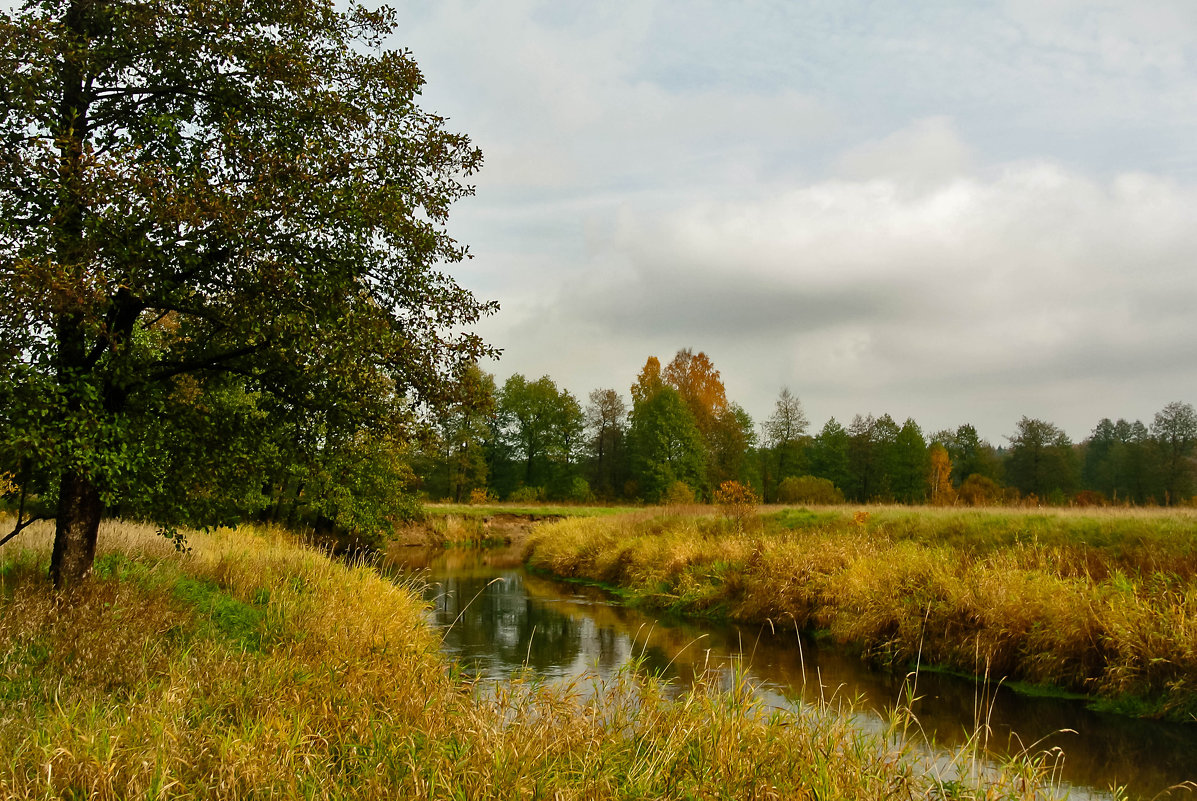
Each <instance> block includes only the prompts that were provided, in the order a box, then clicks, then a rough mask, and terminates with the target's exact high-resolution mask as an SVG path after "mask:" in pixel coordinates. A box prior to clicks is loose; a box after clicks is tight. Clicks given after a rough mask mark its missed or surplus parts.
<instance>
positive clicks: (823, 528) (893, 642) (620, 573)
mask: <svg viewBox="0 0 1197 801" xmlns="http://www.w3.org/2000/svg"><path fill="white" fill-rule="evenodd" d="M528 549H529V550H528V554H529V556H528V559H529V564H530V565H531V566H532V567H534V568H537V569H541V570H545V571H548V572H551V573H554V574H557V575H560V576H565V577H575V578H584V579H587V580H592V581H599V582H604V583H608V584H612V585H616V586H618V587H620V588H623V589H624V590H627V591H628V592H629V593H630V595H631V597H632V598H633V599H634V601H636V602H639V603H642V604H646V605H650V606H653V607H657V608H664V609H669V610H672V611H675V612H680V613H683V614H689V615H708V616H716V617H727V618H731V619H734V620H739V621H747V622H763V621H773V622H774V623H778V624H782V625H785V626H794V625H797V626H799V627H801V628H804V629H808V630H818V631H824V632H827V633H828V634H829V635H830V636H831V637H833V638H834V639H835V640H836V641H838V642H841V643H846V644H851V645H853V646H855V647H858V648H859V649H860V650H861V652H862V653H863V655H864V656H865V657H866V658H868V659H870V660H872V661H875V662H877V663H881V664H885V665H894V666H899V667H901V668H905V667H906V666H907V665H909V664H911V663H913V662H914V661H915V660H916V659H921V661H922V662H923V663H924V664H935V665H938V666H941V667H944V668H948V669H952V670H958V671H963V672H967V673H973V674H985V675H988V676H989V677H990V678H991V679H996V678H999V677H1009V678H1011V679H1017V680H1021V681H1025V682H1030V683H1033V684H1037V685H1041V686H1047V687H1053V688H1058V689H1060V690H1064V691H1071V692H1078V693H1084V694H1087V695H1090V696H1093V697H1096V698H1097V699H1098V703H1099V705H1104V706H1105V707H1106V708H1112V709H1116V710H1118V711H1122V712H1125V713H1128V714H1134V715H1141V716H1157V717H1167V718H1171V719H1175V720H1182V721H1194V720H1197V516H1195V515H1194V513H1193V512H1192V511H1187V512H1175V513H1167V512H1159V511H1156V512H1115V511H1100V512H1091V513H1077V512H1068V511H1059V512H1048V513H1039V512H1021V511H1009V510H1002V511H984V510H981V511H978V510H968V511H956V510H933V509H896V508H895V509H889V508H871V509H868V510H843V509H829V510H822V511H813V512H812V511H807V510H786V511H782V512H778V513H773V514H771V515H767V516H766V517H764V518H757V519H753V520H749V521H748V523H747V525H743V526H741V525H738V524H736V523H734V522H732V521H729V520H725V519H722V518H720V517H718V516H715V515H713V514H711V513H709V512H701V511H691V512H688V513H678V512H676V511H674V512H669V511H662V510H657V511H645V512H642V513H639V514H636V515H628V516H624V517H621V518H615V519H597V520H566V521H561V522H559V523H556V524H553V525H551V526H546V527H544V528H542V529H541V530H540V531H539V532H537V533H536V534H535V535H534V537H533V538H532V539H531V540H530V542H529V545H528Z"/></svg>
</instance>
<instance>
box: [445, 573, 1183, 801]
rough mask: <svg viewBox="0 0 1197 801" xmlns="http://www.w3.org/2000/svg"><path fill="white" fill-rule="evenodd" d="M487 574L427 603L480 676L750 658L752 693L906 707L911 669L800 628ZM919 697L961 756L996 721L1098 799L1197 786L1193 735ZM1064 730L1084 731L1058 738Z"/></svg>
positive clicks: (448, 582)
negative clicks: (626, 603)
mask: <svg viewBox="0 0 1197 801" xmlns="http://www.w3.org/2000/svg"><path fill="white" fill-rule="evenodd" d="M478 562H480V560H478ZM478 562H476V563H471V564H470V565H467V566H465V568H464V569H459V571H458V572H456V573H455V575H451V576H444V574H443V573H440V570H439V569H438V568H436V567H434V568H433V569H434V570H436V571H437V573H438V574H439V576H443V577H438V578H437V579H436V582H437V583H435V584H434V585H432V586H430V588H429V594H428V595H427V596H426V597H428V598H429V600H430V602H432V604H433V618H434V621H435V623H436V624H437V625H438V626H440V627H442V628H444V627H448V626H449V625H450V624H453V622H454V620H456V619H457V617H458V615H459V614H460V613H461V612H462V609H463V608H465V607H466V606H467V605H468V606H469V609H468V612H467V613H466V614H464V615H461V619H460V620H458V621H457V622H456V624H454V625H453V628H452V630H451V631H449V632H448V633H447V635H446V643H445V644H446V648H447V650H449V651H450V653H452V654H453V655H454V656H455V657H457V658H458V659H460V660H461V661H462V662H463V663H464V664H466V665H467V666H471V665H477V666H478V669H479V672H480V673H482V674H484V675H488V676H491V677H496V678H498V677H504V676H507V675H510V674H511V673H513V672H517V671H519V670H520V669H521V668H522V667H523V666H524V665H525V664H526V665H527V666H528V667H529V668H531V669H532V670H533V671H535V672H537V673H540V674H541V675H547V676H561V675H571V674H576V673H579V672H582V671H584V670H593V671H594V672H596V673H597V674H598V675H600V676H604V677H606V676H610V675H611V674H612V673H614V672H615V671H616V670H618V669H619V668H620V667H622V666H623V665H624V664H625V663H626V662H627V660H628V657H629V656H631V655H633V654H634V655H635V656H638V657H639V656H643V668H644V669H645V670H646V671H648V672H651V673H656V674H664V676H665V677H666V678H668V679H670V680H671V681H673V682H674V683H675V685H676V686H677V687H678V688H679V689H684V688H685V687H687V686H689V685H690V683H691V681H692V680H693V677H694V676H695V675H697V674H699V673H701V672H702V671H703V670H704V669H708V668H714V669H721V670H725V671H726V670H729V669H730V668H729V665H730V663H731V660H732V659H733V658H735V657H736V655H739V654H742V658H743V659H744V661H745V666H746V668H747V671H748V673H749V675H750V677H751V679H752V680H753V681H754V682H762V683H763V685H764V687H765V688H766V689H771V690H774V691H776V692H778V693H780V694H784V695H788V696H790V697H795V698H797V697H801V698H803V699H804V700H806V701H807V702H818V701H819V700H820V698H821V697H822V698H828V697H831V696H839V697H840V698H848V699H851V698H858V697H859V698H863V699H864V701H865V705H866V707H872V708H874V709H877V710H883V709H885V708H887V707H890V706H892V705H893V704H894V703H895V702H896V701H897V700H898V699H899V698H900V697H901V696H902V691H901V688H902V684H903V681H904V678H905V677H904V675H903V673H902V672H901V671H898V672H895V673H885V672H881V671H873V670H869V669H868V668H867V666H865V665H864V664H863V663H862V662H861V661H860V660H859V659H857V658H855V657H854V656H853V655H852V654H850V653H846V652H844V651H843V650H841V649H836V648H818V647H816V646H815V645H814V644H813V643H811V642H810V641H808V640H803V641H802V643H803V646H802V648H801V650H800V649H799V648H798V647H797V642H798V640H797V636H796V634H795V633H794V632H793V631H792V630H791V631H789V632H788V633H784V632H780V631H779V632H777V633H776V634H774V633H771V632H769V631H766V630H762V629H759V628H757V627H741V628H737V627H735V626H718V625H702V624H694V623H691V622H685V621H680V620H670V619H668V618H666V619H654V618H652V617H650V616H648V615H645V614H643V613H641V612H639V611H637V610H634V609H628V608H626V607H619V606H612V605H610V604H608V603H607V602H606V601H605V597H604V596H603V595H602V594H601V593H600V592H598V591H595V592H593V593H591V592H589V591H588V590H585V589H584V588H578V587H572V586H569V585H562V584H559V583H557V582H552V581H547V580H545V579H543V578H539V577H536V576H524V575H523V574H522V573H521V572H519V571H517V570H504V571H503V572H502V579H503V580H501V581H498V582H496V583H493V584H489V586H488V582H491V581H493V580H494V578H495V572H494V568H493V567H490V568H488V567H487V566H485V565H483V564H481V563H478ZM475 596H477V598H476V599H475ZM804 671H805V673H804ZM804 675H805V677H806V681H805V682H804V681H803V676H804ZM820 680H821V682H822V684H823V689H822V691H821V690H820V688H819V682H820ZM917 691H918V695H919V696H920V698H921V700H920V701H918V702H917V703H916V705H915V709H914V712H915V715H916V717H917V718H918V719H919V721H920V725H921V728H923V729H924V730H925V731H926V732H927V734H928V735H934V737H935V740H936V741H937V742H938V743H939V744H940V745H941V746H946V747H949V748H950V747H953V746H956V745H959V744H960V743H961V742H963V739H964V737H965V736H967V735H968V734H969V733H971V732H972V731H974V730H975V728H976V726H977V725H978V724H979V723H984V722H985V720H986V719H988V721H989V724H990V726H991V729H992V732H991V735H990V737H989V744H990V747H991V748H993V749H994V750H995V751H997V752H1002V751H1017V750H1019V749H1020V748H1023V747H1029V748H1032V750H1042V749H1044V748H1048V747H1052V746H1060V747H1061V748H1063V749H1064V751H1065V753H1066V754H1067V758H1066V760H1065V764H1064V770H1063V778H1064V779H1065V780H1066V781H1070V782H1075V783H1079V784H1083V785H1089V786H1096V787H1103V786H1108V785H1109V784H1111V783H1113V782H1117V783H1125V784H1129V785H1130V786H1131V792H1132V795H1144V796H1147V797H1150V796H1151V795H1153V794H1154V793H1155V792H1156V791H1158V790H1160V789H1162V788H1163V787H1166V786H1168V785H1170V784H1173V783H1176V782H1178V781H1181V780H1185V779H1195V778H1197V770H1194V768H1193V765H1192V754H1193V753H1197V731H1194V728H1193V727H1188V726H1182V725H1161V724H1157V723H1153V722H1150V721H1135V720H1128V719H1123V718H1118V717H1114V716H1107V715H1098V714H1095V713H1091V712H1088V711H1086V710H1084V709H1083V708H1082V706H1081V705H1080V704H1079V703H1077V702H1073V701H1064V700H1052V699H1043V698H1027V697H1024V696H1019V695H1017V694H1015V693H1013V692H1012V691H1010V690H1008V689H1007V688H1002V689H1000V690H999V691H998V692H997V695H996V699H994V698H993V695H994V694H993V692H992V689H991V690H990V691H989V692H986V691H985V690H984V688H977V687H975V686H974V684H973V683H972V682H970V681H968V680H962V679H959V678H956V677H951V676H942V675H938V674H933V673H927V672H924V673H923V674H922V675H921V676H919V678H918V685H917ZM1062 729H1075V730H1077V732H1078V733H1077V734H1075V735H1074V734H1063V733H1056V732H1060V731H1061V730H1062ZM1011 731H1017V732H1018V733H1019V734H1018V737H1012V736H1011V735H1010V732H1011ZM1043 738H1047V739H1043ZM1041 739H1043V741H1042V742H1040V743H1039V744H1038V745H1035V743H1036V741H1038V740H1041Z"/></svg>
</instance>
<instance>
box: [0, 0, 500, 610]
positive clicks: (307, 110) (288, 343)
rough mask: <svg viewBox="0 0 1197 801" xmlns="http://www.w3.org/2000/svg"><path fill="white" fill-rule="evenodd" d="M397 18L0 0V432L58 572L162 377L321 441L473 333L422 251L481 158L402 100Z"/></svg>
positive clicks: (118, 480) (439, 245) (439, 386)
mask: <svg viewBox="0 0 1197 801" xmlns="http://www.w3.org/2000/svg"><path fill="white" fill-rule="evenodd" d="M394 27H395V25H394V15H393V13H392V12H391V11H389V10H386V9H383V10H379V11H366V10H364V9H361V8H359V7H356V6H350V7H349V8H348V10H345V11H339V10H337V8H335V7H334V4H333V3H332V2H331V0H312V1H311V2H299V1H298V0H244V2H238V3H208V2H199V1H198V0H143V1H141V2H133V1H131V0H126V1H125V2H116V1H115V0H57V1H55V0H44V2H28V3H26V4H25V5H24V6H23V7H22V9H21V10H20V11H19V12H16V13H15V14H0V75H2V76H3V77H2V78H0V80H2V81H3V83H0V138H2V139H3V147H4V157H3V159H0V360H2V361H3V370H2V371H0V409H3V412H0V414H3V417H4V419H3V420H0V430H2V431H3V433H2V434H0V437H3V438H4V442H3V443H0V445H2V446H3V448H5V449H6V450H7V451H8V453H10V454H13V453H17V454H20V456H21V458H22V462H23V463H24V464H25V468H24V469H23V470H22V475H24V476H27V477H33V476H42V477H44V481H45V486H44V487H42V488H41V490H42V493H43V494H44V495H45V496H48V497H49V498H51V500H52V503H53V505H54V508H53V509H52V513H53V515H54V516H55V517H56V533H55V545H54V552H53V556H52V563H51V575H52V578H53V580H54V582H55V584H56V585H58V586H64V585H72V584H75V583H77V582H78V581H79V580H81V579H82V578H83V577H84V576H86V575H87V573H88V572H89V570H90V567H91V563H92V559H93V556H94V551H95V541H96V532H97V527H98V524H99V521H100V519H101V517H102V515H103V512H104V508H105V506H109V505H112V504H115V503H117V502H119V501H120V500H121V499H122V497H124V496H125V495H127V494H129V493H132V492H137V491H139V490H140V489H141V488H139V487H138V486H135V481H134V479H135V477H137V476H138V475H141V474H142V471H141V465H140V460H141V459H142V456H143V455H144V453H145V451H146V449H145V448H142V447H140V445H139V443H138V442H137V437H138V436H140V434H141V433H142V432H145V431H147V430H151V429H152V428H153V427H154V426H147V425H146V424H145V422H144V420H145V419H146V415H153V414H158V413H160V412H161V411H162V410H164V409H170V408H172V406H171V404H166V403H164V402H163V401H162V398H164V397H166V396H168V395H171V394H172V393H174V394H177V392H178V390H179V382H180V381H181V380H183V379H186V378H192V379H194V383H193V384H192V385H190V386H192V387H193V388H195V389H196V391H198V392H204V391H206V389H207V388H208V386H209V385H210V384H211V383H212V381H213V380H214V377H216V376H221V375H223V376H232V377H235V378H236V383H237V384H238V385H239V387H240V388H241V389H242V390H244V391H245V392H246V393H247V397H248V398H250V399H251V401H250V402H251V405H253V406H255V408H266V407H269V408H270V413H271V414H275V415H281V416H282V417H283V418H289V417H290V416H295V417H296V419H305V420H308V419H310V420H316V421H317V424H316V425H314V426H313V427H311V428H309V430H308V431H307V432H306V433H301V434H299V435H298V436H300V437H306V438H307V439H308V440H309V441H310V442H312V443H314V446H315V447H317V448H320V447H323V446H324V445H326V444H327V443H330V442H333V441H340V442H354V441H359V440H360V439H361V438H362V437H365V438H367V439H369V438H371V437H373V436H374V435H375V434H381V435H383V436H393V435H394V432H395V430H396V428H397V427H402V425H403V424H404V423H405V422H406V421H408V420H410V419H411V415H413V414H414V413H415V411H416V410H418V407H419V406H420V405H422V404H438V403H441V402H443V401H445V400H447V399H449V398H451V396H452V392H453V389H452V388H453V386H454V377H455V374H456V373H457V371H458V370H459V369H460V368H461V367H462V366H463V365H465V364H467V363H469V362H470V361H472V360H473V359H475V358H477V357H479V356H481V355H487V354H488V353H489V351H488V349H487V348H486V346H484V345H483V343H481V342H480V341H479V340H478V338H477V337H476V336H474V335H473V334H470V333H460V332H461V331H463V330H466V329H463V326H468V324H470V323H472V322H473V321H475V320H476V319H477V318H478V317H479V316H480V315H481V314H485V313H487V312H489V311H490V310H491V306H490V305H489V304H485V303H480V302H479V301H477V300H476V299H475V298H474V297H473V296H472V295H471V294H469V293H468V292H466V291H464V290H462V289H461V288H460V287H458V286H457V284H456V283H455V282H454V281H453V280H452V279H451V278H450V277H449V276H448V275H446V274H445V272H444V271H443V266H442V265H444V264H446V263H452V262H456V261H458V260H460V259H462V258H463V257H465V255H466V252H465V249H464V248H463V247H462V246H460V245H459V244H458V243H457V242H455V241H454V240H453V239H452V238H451V237H450V236H449V235H448V234H447V231H446V228H445V224H446V222H447V215H448V211H449V208H450V206H451V204H452V203H453V201H455V200H457V199H458V198H460V197H462V196H464V195H467V194H469V193H470V192H471V188H470V187H469V186H468V185H467V184H465V183H464V180H466V179H467V177H468V176H469V175H470V174H472V173H473V172H474V170H475V169H477V168H478V166H479V165H480V163H481V154H480V153H479V152H478V150H477V149H475V148H474V147H473V146H472V145H471V144H470V142H469V141H468V139H466V138H465V137H463V136H460V135H457V134H454V133H451V132H448V131H446V130H445V128H444V124H443V120H442V119H441V118H439V117H437V116H436V115H434V114H431V113H429V112H427V111H424V110H422V109H421V108H420V107H419V106H418V105H417V104H416V99H417V95H418V93H419V91H420V87H421V85H422V84H423V78H422V76H421V74H420V72H419V70H418V68H417V66H416V64H415V63H414V62H413V61H412V59H411V57H410V56H409V54H407V53H406V52H401V51H394V50H385V49H383V42H384V40H385V38H386V37H388V36H389V35H391V34H392V33H393V30H394ZM159 424H160V425H162V426H169V425H171V420H169V419H167V420H160V421H156V423H155V425H159Z"/></svg>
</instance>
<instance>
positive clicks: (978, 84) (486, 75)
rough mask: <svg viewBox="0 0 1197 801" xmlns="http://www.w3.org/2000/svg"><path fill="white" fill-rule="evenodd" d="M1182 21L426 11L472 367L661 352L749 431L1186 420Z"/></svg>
mask: <svg viewBox="0 0 1197 801" xmlns="http://www.w3.org/2000/svg"><path fill="white" fill-rule="evenodd" d="M1194 8H1197V6H1193V4H1192V3H1190V2H1188V0H1177V2H1168V1H1166V0H1160V2H1153V3H1147V4H1143V3H1132V2H1130V0H1127V1H1126V2H1110V1H1109V0H1103V1H1102V2H1096V3H1094V2H1089V0H1035V2H1028V1H1025V0H1009V2H1005V3H999V4H997V5H996V6H994V5H984V6H978V5H969V4H930V3H915V4H912V5H907V6H903V7H902V8H900V9H898V8H895V9H894V10H892V11H890V10H887V9H884V8H880V7H878V6H877V5H876V4H870V5H868V7H867V8H866V7H865V6H863V5H859V4H854V3H846V4H833V5H832V6H827V5H815V4H800V3H769V2H766V3H760V4H752V5H750V6H735V7H731V6H726V5H720V4H714V3H706V4H693V3H682V2H679V1H678V0H653V1H652V2H647V1H646V2H644V3H637V4H624V5H619V4H615V5H612V4H601V5H599V4H590V3H581V2H565V1H564V0H563V1H562V2H553V3H549V2H534V1H533V0H519V2H513V3H481V2H467V0H444V1H443V2H442V1H441V0H438V2H436V3H425V4H424V5H422V6H419V7H417V10H418V11H419V13H416V14H413V17H412V25H411V26H410V27H409V28H407V30H406V31H405V38H404V43H405V44H408V45H410V46H411V47H412V48H413V50H414V52H415V55H416V58H417V60H419V62H420V63H421V65H422V66H423V67H424V68H425V70H426V72H427V74H428V77H429V81H430V83H429V91H428V95H427V99H426V105H427V106H428V107H430V108H432V109H435V110H437V111H441V112H444V113H448V114H449V115H450V116H451V117H452V118H453V124H454V125H455V126H456V127H459V128H461V129H462V130H465V131H467V132H469V133H470V134H471V135H472V136H473V137H474V138H475V139H476V141H478V142H479V144H480V145H482V147H483V149H484V151H485V152H486V154H487V166H486V168H485V170H484V171H483V173H482V175H481V176H480V177H479V179H478V183H479V197H478V198H475V199H472V200H471V201H469V202H468V203H466V204H463V206H462V208H461V209H460V211H459V213H457V214H456V215H455V219H454V223H453V226H452V227H453V230H454V231H455V232H456V233H457V234H458V235H459V236H461V238H462V239H463V240H464V241H466V242H468V243H470V244H471V246H472V249H473V250H474V252H475V253H476V254H477V259H476V260H475V262H473V263H472V264H470V265H467V266H465V267H464V268H463V269H462V270H461V272H460V275H461V278H462V281H463V283H465V284H466V285H468V286H472V287H476V288H477V289H478V290H479V292H480V293H481V294H483V295H485V296H487V297H497V298H498V299H499V300H500V301H502V303H503V305H504V310H503V312H502V313H501V315H500V316H499V317H497V318H495V319H493V320H490V321H488V322H487V323H486V324H485V325H484V326H483V328H482V331H483V333H485V334H487V335H489V336H490V337H491V338H492V339H493V340H495V342H496V344H498V345H500V346H503V347H505V348H506V349H507V355H506V357H505V358H504V360H503V361H502V362H501V363H500V364H499V365H498V366H496V370H497V371H498V372H499V373H500V374H501V376H502V375H506V374H508V373H510V372H524V373H528V374H530V375H540V374H544V373H548V374H550V375H553V376H554V377H555V378H557V379H558V380H559V381H561V382H562V383H564V384H565V385H566V386H568V387H570V388H571V389H572V390H573V391H574V392H575V393H577V394H579V395H580V396H583V395H585V393H587V392H588V391H589V390H590V389H593V388H594V387H597V386H614V387H616V388H619V389H622V390H626V388H627V386H628V385H629V384H630V383H631V381H632V380H633V378H634V376H635V374H636V371H637V370H638V369H639V367H640V366H641V365H642V364H643V361H644V358H645V357H646V356H648V355H649V354H657V355H659V356H662V357H668V356H669V355H671V354H672V353H673V352H674V351H675V350H676V349H677V348H679V347H683V346H692V347H695V348H699V349H704V350H706V351H707V352H708V353H709V354H710V355H711V356H712V358H713V359H714V360H715V363H716V366H717V367H719V368H720V369H721V370H722V371H723V374H724V378H725V380H726V381H727V384H728V389H729V393H730V394H731V396H732V397H733V398H735V399H737V400H739V401H740V402H741V403H743V404H744V405H745V406H746V407H747V408H748V409H749V410H750V411H751V412H754V413H758V414H767V413H768V410H769V408H770V407H771V405H772V398H773V396H774V394H775V393H776V391H777V389H778V387H780V386H781V385H783V384H788V385H790V386H791V387H792V388H793V389H794V390H795V391H797V392H799V393H800V394H801V395H802V396H803V398H804V400H805V401H806V403H807V405H808V408H809V409H810V410H811V416H812V418H813V419H817V420H823V419H826V417H828V416H830V415H833V414H834V415H835V416H837V417H839V418H840V419H845V418H850V417H851V415H852V414H854V413H856V412H875V413H880V412H883V411H885V412H889V413H891V414H893V415H894V416H895V417H898V418H902V417H905V416H906V415H912V416H914V417H915V419H917V420H918V421H919V422H920V423H922V424H923V425H924V427H926V428H938V427H942V426H946V425H957V424H959V423H961V422H965V421H967V422H973V423H974V424H976V425H978V426H979V427H980V428H981V429H982V431H983V432H984V433H986V435H987V436H989V437H990V438H992V439H998V438H1000V436H1001V435H1002V434H1004V433H1008V432H1009V431H1010V430H1011V429H1012V428H1013V424H1014V422H1015V421H1016V420H1017V419H1018V417H1019V416H1021V415H1022V414H1030V415H1037V416H1043V417H1046V418H1048V419H1051V420H1053V421H1054V422H1057V423H1058V424H1061V425H1063V426H1065V427H1066V428H1067V429H1068V430H1069V432H1070V433H1071V434H1072V435H1073V436H1074V437H1078V438H1079V437H1082V436H1083V435H1084V434H1085V433H1086V432H1087V431H1088V429H1089V428H1091V427H1092V425H1093V424H1094V422H1096V420H1097V419H1098V418H1099V417H1101V416H1106V415H1109V416H1114V417H1117V416H1128V417H1135V416H1139V417H1145V418H1149V417H1150V415H1151V414H1152V413H1153V412H1154V411H1155V410H1157V409H1158V408H1160V407H1161V406H1162V405H1163V404H1164V403H1166V402H1168V401H1169V400H1173V399H1177V398H1183V399H1187V400H1190V401H1193V400H1197V384H1195V379H1194V378H1192V376H1194V375H1195V374H1197V357H1194V356H1193V355H1192V354H1190V353H1189V350H1191V348H1190V347H1189V345H1188V343H1191V342H1193V341H1194V340H1195V339H1197V324H1195V323H1194V322H1192V321H1191V319H1190V318H1191V317H1192V315H1191V313H1190V310H1191V309H1192V308H1193V307H1194V302H1195V301H1197V281H1194V280H1193V269H1194V263H1195V260H1197V225H1194V223H1195V222H1197V220H1195V219H1194V218H1195V216H1197V189H1195V183H1197V145H1194V142H1197V70H1195V67H1194V64H1193V52H1194V51H1193V47H1192V42H1193V41H1195V40H1197V38H1195V34H1197V12H1195V11H1194ZM407 34H410V37H409V36H408V35H407ZM1169 175H1171V176H1172V177H1168V176H1169Z"/></svg>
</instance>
